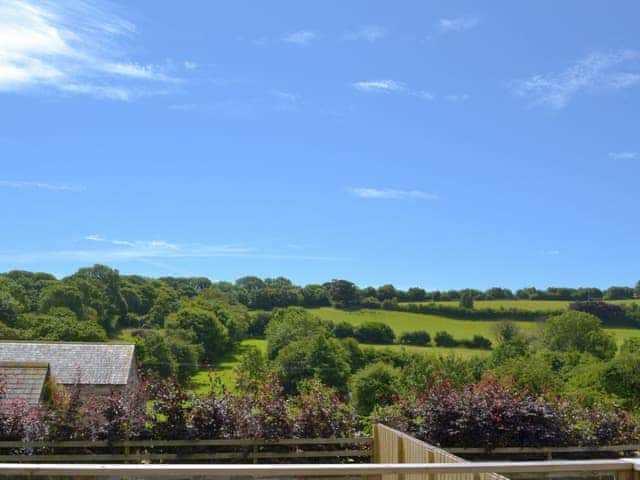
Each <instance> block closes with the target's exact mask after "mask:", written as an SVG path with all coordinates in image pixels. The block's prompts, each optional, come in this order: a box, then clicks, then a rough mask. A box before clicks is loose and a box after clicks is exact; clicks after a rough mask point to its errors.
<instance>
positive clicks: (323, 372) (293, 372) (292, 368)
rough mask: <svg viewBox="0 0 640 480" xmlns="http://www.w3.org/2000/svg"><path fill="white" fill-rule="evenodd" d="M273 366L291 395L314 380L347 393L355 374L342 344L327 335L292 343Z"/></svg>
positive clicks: (283, 350) (285, 348) (286, 390)
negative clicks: (304, 382)
mask: <svg viewBox="0 0 640 480" xmlns="http://www.w3.org/2000/svg"><path fill="white" fill-rule="evenodd" d="M273 365H274V368H275V371H276V373H277V374H278V378H279V379H280V381H281V382H282V386H283V387H284V390H285V392H287V393H295V392H297V391H298V388H299V385H300V383H301V382H302V381H303V380H305V379H308V378H311V377H317V378H318V379H320V380H321V381H322V383H324V384H325V385H327V386H329V387H333V388H335V389H336V390H338V391H340V392H342V393H344V392H346V390H347V380H348V379H349V375H350V373H351V366H350V365H349V360H348V353H347V351H346V350H345V348H344V347H343V346H342V343H341V342H340V341H339V340H337V339H335V338H332V337H329V336H326V335H316V336H314V337H311V338H309V339H304V340H298V341H296V342H292V343H290V344H289V345H287V346H286V347H284V348H283V349H282V350H280V351H279V352H278V356H277V357H276V358H275V360H274V361H273Z"/></svg>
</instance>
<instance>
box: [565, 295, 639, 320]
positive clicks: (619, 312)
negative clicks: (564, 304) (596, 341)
mask: <svg viewBox="0 0 640 480" xmlns="http://www.w3.org/2000/svg"><path fill="white" fill-rule="evenodd" d="M569 310H575V311H577V312H584V313H590V314H591V315H594V316H596V317H598V318H599V319H600V320H601V321H602V324H603V325H624V324H625V323H627V315H626V311H625V308H624V307H622V306H620V305H615V304H613V303H607V302H596V301H588V302H574V303H572V304H571V305H569Z"/></svg>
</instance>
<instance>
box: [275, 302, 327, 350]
mask: <svg viewBox="0 0 640 480" xmlns="http://www.w3.org/2000/svg"><path fill="white" fill-rule="evenodd" d="M328 333H329V326H328V324H327V323H326V322H323V321H322V320H320V319H319V318H318V317H315V316H314V315H311V314H310V313H309V312H308V311H306V310H305V309H304V308H300V307H289V308H284V309H280V310H276V311H275V312H274V314H273V317H272V318H271V320H270V321H269V325H267V329H266V338H267V357H268V358H269V359H270V360H273V359H274V358H276V356H277V355H278V353H279V352H280V350H282V349H283V348H284V347H285V346H287V345H288V344H289V343H291V342H295V341H298V340H304V339H305V338H310V337H314V336H316V335H328Z"/></svg>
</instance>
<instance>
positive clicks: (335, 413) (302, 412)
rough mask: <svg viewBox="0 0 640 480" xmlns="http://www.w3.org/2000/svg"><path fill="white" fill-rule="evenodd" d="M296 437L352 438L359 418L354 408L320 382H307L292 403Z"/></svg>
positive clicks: (302, 385) (291, 408) (312, 380)
mask: <svg viewBox="0 0 640 480" xmlns="http://www.w3.org/2000/svg"><path fill="white" fill-rule="evenodd" d="M289 414H290V416H291V417H292V419H293V425H294V435H295V436H296V437H298V438H338V437H351V436H353V435H354V434H355V433H356V418H355V415H354V412H353V411H352V410H351V407H350V406H349V405H348V404H346V403H344V402H343V401H341V400H340V398H339V397H338V395H337V394H336V392H335V391H334V390H333V389H331V388H328V387H326V386H324V385H323V384H322V382H320V381H319V380H318V379H311V380H305V381H304V382H302V384H301V385H300V394H299V395H298V396H297V397H295V398H293V399H292V401H291V403H290V408H289Z"/></svg>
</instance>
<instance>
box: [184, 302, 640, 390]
mask: <svg viewBox="0 0 640 480" xmlns="http://www.w3.org/2000/svg"><path fill="white" fill-rule="evenodd" d="M506 302H511V303H517V304H519V305H521V304H522V303H523V304H525V305H529V306H530V307H529V308H533V306H532V305H533V304H539V303H545V304H546V303H550V304H555V305H554V306H553V307H548V308H549V309H550V310H555V309H558V305H559V304H563V305H565V306H566V305H567V304H568V302H554V301H549V302H547V301H529V300H521V301H504V302H502V301H488V302H485V303H490V304H492V305H495V304H496V303H502V304H503V305H504V304H505V303H506ZM479 303H481V302H477V303H476V304H479ZM507 305H509V304H508V303H507ZM311 312H312V313H313V314H314V315H316V316H318V317H320V318H322V319H324V320H331V321H333V322H335V323H337V322H348V323H351V324H352V325H359V324H361V323H364V322H369V321H375V322H383V323H385V324H387V325H389V326H390V327H391V328H392V329H393V331H394V332H395V333H396V335H400V334H401V333H403V332H410V331H415V330H426V331H427V332H429V333H430V334H431V336H432V337H433V336H434V335H435V334H436V332H439V331H447V332H449V333H450V334H451V335H453V336H454V337H455V338H456V339H470V338H472V337H473V336H474V335H483V336H485V337H488V338H490V339H492V340H495V336H494V327H495V324H496V323H497V322H496V321H493V320H456V319H452V318H446V317H442V316H437V315H423V314H419V313H408V312H397V311H389V310H356V311H345V310H337V309H335V308H328V307H326V308H317V309H313V310H312V311H311ZM517 324H518V326H520V327H521V328H522V329H524V330H525V331H529V332H531V333H535V330H536V329H538V328H540V325H541V322H531V321H518V322H517ZM606 330H607V331H609V332H611V333H613V334H614V336H615V337H616V340H617V341H618V343H622V342H623V341H624V340H625V339H627V338H631V337H640V329H632V328H608V329H606ZM266 344H267V342H266V340H244V341H243V342H242V343H241V344H240V347H239V349H238V350H237V351H236V352H234V353H232V354H229V355H227V356H226V357H225V358H224V359H222V361H220V362H219V363H218V364H217V365H215V366H214V367H213V368H212V371H213V372H215V374H216V375H217V376H219V377H220V379H221V380H222V382H223V383H224V385H226V386H227V388H232V387H233V384H234V380H235V373H234V369H235V368H236V367H237V366H238V364H239V361H240V357H241V355H242V354H243V353H244V352H246V351H247V350H248V348H249V346H254V347H257V348H259V349H260V350H261V351H262V352H266V347H267V345H266ZM370 346H372V347H373V348H376V349H384V348H390V349H394V350H401V349H406V350H407V351H409V352H423V353H431V354H434V355H447V354H454V355H458V356H460V357H462V358H468V357H471V356H481V357H486V356H487V355H489V354H490V351H487V350H472V349H467V348H441V347H415V346H403V345H370ZM191 383H192V388H193V389H194V390H195V391H196V392H199V393H204V392H206V391H207V390H208V385H209V372H208V371H201V372H199V373H197V374H196V375H195V376H194V377H192V380H191Z"/></svg>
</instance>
